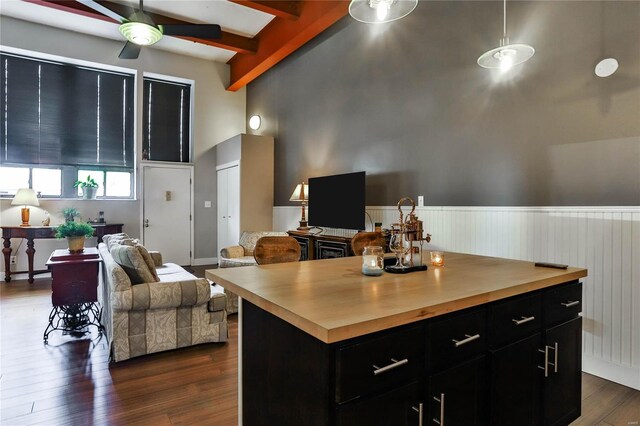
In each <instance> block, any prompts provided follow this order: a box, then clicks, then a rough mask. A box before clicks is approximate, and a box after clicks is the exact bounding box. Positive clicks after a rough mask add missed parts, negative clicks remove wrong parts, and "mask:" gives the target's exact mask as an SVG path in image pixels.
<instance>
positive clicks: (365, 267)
mask: <svg viewBox="0 0 640 426" xmlns="http://www.w3.org/2000/svg"><path fill="white" fill-rule="evenodd" d="M371 253H373V254H371ZM382 257H383V251H382V247H365V250H364V253H363V256H362V273H363V274H364V275H373V276H377V275H382V272H383V269H382Z"/></svg>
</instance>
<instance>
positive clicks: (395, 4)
mask: <svg viewBox="0 0 640 426" xmlns="http://www.w3.org/2000/svg"><path fill="white" fill-rule="evenodd" d="M417 5H418V0H351V3H349V14H350V15H351V17H352V18H353V19H355V20H356V21H360V22H364V23H365V24H383V23H386V22H392V21H396V20H398V19H401V18H404V17H405V16H407V15H408V14H410V13H411V12H413V10H414V9H415V8H416V6H417Z"/></svg>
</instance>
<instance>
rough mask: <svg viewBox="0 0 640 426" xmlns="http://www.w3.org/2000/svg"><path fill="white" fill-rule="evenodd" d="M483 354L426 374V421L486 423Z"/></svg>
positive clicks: (450, 424) (449, 425)
mask: <svg viewBox="0 0 640 426" xmlns="http://www.w3.org/2000/svg"><path fill="white" fill-rule="evenodd" d="M486 383H487V366H486V356H484V355H483V356H481V357H478V358H475V359H473V360H471V361H468V362H466V363H464V364H461V365H458V366H456V367H453V368H450V369H449V370H446V371H444V372H442V373H438V374H434V375H433V376H431V377H429V384H428V392H427V401H426V402H427V418H426V420H425V422H424V424H425V425H436V424H440V425H446V426H454V425H464V426H473V425H485V424H486V423H487V420H486V411H487V410H486V405H487V397H486V396H487V392H486V391H487V387H486Z"/></svg>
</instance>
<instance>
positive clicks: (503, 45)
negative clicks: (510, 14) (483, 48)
mask: <svg viewBox="0 0 640 426" xmlns="http://www.w3.org/2000/svg"><path fill="white" fill-rule="evenodd" d="M502 22H503V27H502V39H500V46H499V47H496V48H495V49H491V50H489V51H487V52H484V53H483V54H482V55H480V57H479V58H478V65H480V66H481V67H483V68H498V69H500V70H502V71H508V70H509V69H510V68H511V67H512V66H514V65H518V64H521V63H523V62H525V61H527V60H529V59H531V57H532V56H533V55H534V54H535V53H536V50H535V49H534V48H533V47H531V46H529V45H528V44H522V43H514V44H510V43H509V37H507V0H504V1H503V21H502Z"/></svg>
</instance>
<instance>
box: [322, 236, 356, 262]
mask: <svg viewBox="0 0 640 426" xmlns="http://www.w3.org/2000/svg"><path fill="white" fill-rule="evenodd" d="M350 243H351V240H350V239H349V242H346V241H325V240H322V239H317V240H316V241H315V253H316V259H335V258H336V257H347V256H350V255H351V253H350V252H351V245H350Z"/></svg>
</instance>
